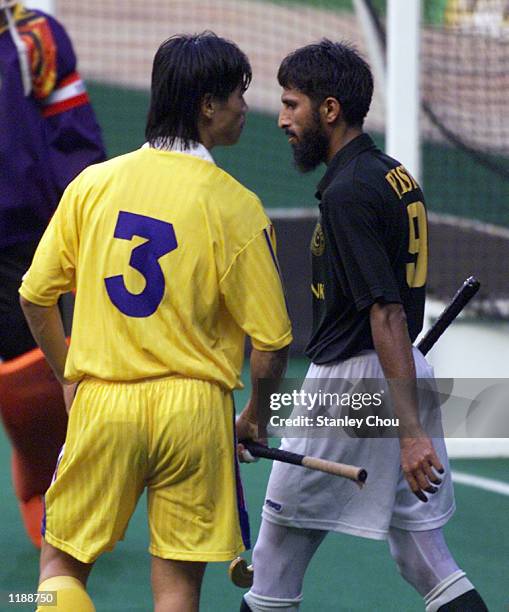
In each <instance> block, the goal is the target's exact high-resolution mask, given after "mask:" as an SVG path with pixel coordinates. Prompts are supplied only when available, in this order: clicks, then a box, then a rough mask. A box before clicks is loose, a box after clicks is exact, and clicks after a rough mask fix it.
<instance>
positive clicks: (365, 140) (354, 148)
mask: <svg viewBox="0 0 509 612" xmlns="http://www.w3.org/2000/svg"><path fill="white" fill-rule="evenodd" d="M375 148H376V145H375V143H374V142H373V139H372V138H371V136H370V135H369V134H360V136H357V137H356V138H354V139H353V140H351V141H350V142H349V143H348V144H347V145H345V146H344V147H343V148H342V149H340V150H339V151H338V152H337V153H336V155H334V157H333V158H332V159H331V161H330V163H329V165H328V166H327V171H326V172H325V174H324V175H323V178H322V180H321V181H320V182H319V183H318V187H317V191H316V194H315V197H316V198H317V199H318V200H321V199H322V194H323V192H324V191H325V190H326V189H327V187H328V186H329V185H330V184H331V183H332V181H333V179H334V177H335V176H336V174H337V173H338V172H339V171H340V170H341V168H344V167H345V166H346V165H347V164H348V163H349V162H350V161H352V159H353V158H354V157H357V155H359V154H360V153H363V152H364V151H367V150H368V149H375Z"/></svg>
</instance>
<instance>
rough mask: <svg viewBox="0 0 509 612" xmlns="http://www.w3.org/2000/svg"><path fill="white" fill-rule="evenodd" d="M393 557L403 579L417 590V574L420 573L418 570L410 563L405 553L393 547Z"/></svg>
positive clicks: (391, 548)
mask: <svg viewBox="0 0 509 612" xmlns="http://www.w3.org/2000/svg"><path fill="white" fill-rule="evenodd" d="M390 550H391V556H392V558H393V560H394V562H395V563H396V567H397V569H398V572H399V573H400V574H401V577H402V578H404V579H405V580H406V581H407V582H408V583H409V584H410V585H411V586H413V587H414V588H416V586H417V585H416V584H415V583H416V574H417V572H418V568H416V567H415V566H413V565H412V563H410V562H409V560H408V557H407V556H406V555H405V554H404V552H403V551H402V550H401V549H400V548H396V547H393V546H391V547H390Z"/></svg>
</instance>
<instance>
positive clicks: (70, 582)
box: [37, 576, 95, 612]
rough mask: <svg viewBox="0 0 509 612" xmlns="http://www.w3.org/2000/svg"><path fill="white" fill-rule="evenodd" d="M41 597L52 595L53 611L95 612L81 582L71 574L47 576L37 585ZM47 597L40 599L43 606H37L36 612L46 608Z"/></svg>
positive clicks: (41, 611)
mask: <svg viewBox="0 0 509 612" xmlns="http://www.w3.org/2000/svg"><path fill="white" fill-rule="evenodd" d="M38 591H39V593H41V597H42V596H43V595H45V596H46V597H54V600H53V601H55V602H56V603H55V604H53V603H52V604H51V605H52V608H51V609H52V610H54V612H69V611H70V610H72V611H73V612H95V607H94V604H93V603H92V600H91V599H90V597H89V595H88V593H87V592H86V591H85V587H84V586H83V583H82V582H80V581H79V580H78V579H77V578H73V577H72V576H53V577H52V578H47V579H46V580H44V581H43V582H41V584H40V585H39V589H38ZM48 601H49V600H48V599H47V598H46V600H45V601H43V600H42V599H41V604H44V605H43V607H38V608H37V612H43V611H44V610H47V609H48V608H47V606H48V605H50V604H49V603H48Z"/></svg>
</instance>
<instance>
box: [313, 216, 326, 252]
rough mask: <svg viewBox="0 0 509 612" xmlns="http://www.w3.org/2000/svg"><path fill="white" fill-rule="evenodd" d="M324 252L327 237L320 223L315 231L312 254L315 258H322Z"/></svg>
mask: <svg viewBox="0 0 509 612" xmlns="http://www.w3.org/2000/svg"><path fill="white" fill-rule="evenodd" d="M324 251H325V236H324V234H323V230H322V226H321V224H320V221H318V223H317V224H316V227H315V231H314V232H313V238H312V239H311V253H313V255H314V256H315V257H321V256H322V255H323V252H324Z"/></svg>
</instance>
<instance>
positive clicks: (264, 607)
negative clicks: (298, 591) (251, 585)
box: [240, 591, 302, 612]
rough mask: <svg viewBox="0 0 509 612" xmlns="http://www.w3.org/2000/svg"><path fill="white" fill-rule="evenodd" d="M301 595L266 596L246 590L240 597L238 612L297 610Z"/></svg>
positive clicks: (287, 611) (295, 611) (283, 611)
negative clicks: (292, 596) (284, 596)
mask: <svg viewBox="0 0 509 612" xmlns="http://www.w3.org/2000/svg"><path fill="white" fill-rule="evenodd" d="M301 601H302V595H299V596H298V597H294V598H292V599H290V598H276V597H266V596H264V595H257V594H256V593H253V592H252V591H248V592H247V593H246V594H245V595H244V597H243V598H242V603H241V607H240V612H273V610H279V611H280V612H298V610H299V607H300V604H301Z"/></svg>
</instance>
